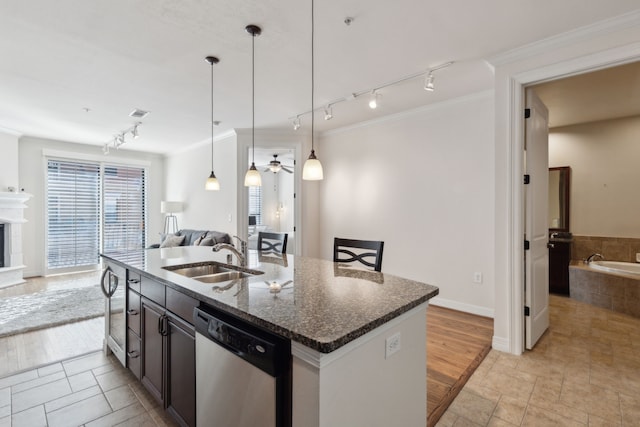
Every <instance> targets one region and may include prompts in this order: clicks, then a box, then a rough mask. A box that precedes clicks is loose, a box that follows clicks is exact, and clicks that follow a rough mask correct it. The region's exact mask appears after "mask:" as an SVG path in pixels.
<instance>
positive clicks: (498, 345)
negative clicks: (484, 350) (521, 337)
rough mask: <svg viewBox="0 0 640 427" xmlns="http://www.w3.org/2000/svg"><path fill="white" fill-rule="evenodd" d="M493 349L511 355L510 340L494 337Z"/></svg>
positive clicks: (492, 341)
mask: <svg viewBox="0 0 640 427" xmlns="http://www.w3.org/2000/svg"><path fill="white" fill-rule="evenodd" d="M491 347H492V348H493V349H494V350H498V351H502V352H505V353H511V351H510V350H509V340H508V339H506V338H504V337H498V336H495V335H494V336H493V339H492V340H491Z"/></svg>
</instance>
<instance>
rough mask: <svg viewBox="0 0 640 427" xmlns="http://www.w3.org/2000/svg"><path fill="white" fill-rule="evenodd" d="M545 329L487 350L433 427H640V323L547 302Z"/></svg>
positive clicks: (566, 302)
mask: <svg viewBox="0 0 640 427" xmlns="http://www.w3.org/2000/svg"><path fill="white" fill-rule="evenodd" d="M550 324H551V326H550V328H549V330H548V331H547V332H546V333H545V334H544V335H543V337H542V338H541V340H540V342H539V343H538V344H537V345H536V347H535V348H534V350H533V351H530V352H526V353H525V354H523V355H522V356H513V355H510V354H506V353H501V352H497V351H495V350H492V351H491V352H490V353H489V355H488V356H487V357H486V358H485V360H484V361H483V362H482V363H481V364H480V366H479V367H478V369H477V370H476V371H475V373H474V374H473V375H472V377H471V378H470V379H469V381H468V382H467V384H466V385H465V387H464V388H463V389H462V391H461V392H460V394H459V395H458V396H457V397H456V399H455V400H454V401H453V403H452V404H451V406H450V407H449V409H448V410H447V411H446V412H445V413H444V415H443V416H442V418H440V421H439V422H438V424H437V426H439V427H448V426H536V427H538V426H640V319H637V318H633V317H630V316H627V315H624V314H620V313H615V312H613V311H609V310H606V309H602V308H598V307H595V306H591V305H588V304H585V303H582V302H579V301H576V300H572V299H569V298H564V297H560V296H555V295H552V296H551V298H550Z"/></svg>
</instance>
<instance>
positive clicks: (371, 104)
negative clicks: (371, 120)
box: [369, 89, 379, 110]
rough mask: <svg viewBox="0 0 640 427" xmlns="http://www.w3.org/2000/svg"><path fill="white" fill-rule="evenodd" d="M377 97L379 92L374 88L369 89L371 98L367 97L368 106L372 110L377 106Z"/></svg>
mask: <svg viewBox="0 0 640 427" xmlns="http://www.w3.org/2000/svg"><path fill="white" fill-rule="evenodd" d="M378 97H379V94H378V92H377V91H376V89H374V90H372V91H371V98H369V108H371V109H372V110H375V109H376V108H378Z"/></svg>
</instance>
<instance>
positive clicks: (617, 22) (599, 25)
mask: <svg viewBox="0 0 640 427" xmlns="http://www.w3.org/2000/svg"><path fill="white" fill-rule="evenodd" d="M639 25H640V10H635V11H633V12H629V13H626V14H623V15H619V16H615V17H613V18H609V19H605V20H602V21H598V22H595V23H593V24H590V25H585V26H583V27H579V28H576V29H573V30H569V31H566V32H564V33H561V34H557V35H554V36H551V37H547V38H545V39H542V40H538V41H535V42H533V43H529V44H526V45H524V46H520V47H518V48H515V49H511V50H508V51H506V52H502V53H499V54H497V55H495V56H492V57H490V58H488V59H487V61H488V62H489V63H490V64H492V65H493V66H501V65H505V64H509V63H512V62H516V61H520V60H523V59H527V58H529V57H532V56H535V55H539V54H541V53H544V52H548V51H550V50H553V49H557V48H559V47H562V46H566V45H569V44H572V43H577V42H580V41H584V40H589V39H591V38H592V37H596V36H600V35H603V34H607V33H611V32H614V31H620V30H623V29H625V28H631V27H637V26H639Z"/></svg>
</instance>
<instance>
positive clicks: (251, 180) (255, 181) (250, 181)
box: [244, 25, 262, 187]
mask: <svg viewBox="0 0 640 427" xmlns="http://www.w3.org/2000/svg"><path fill="white" fill-rule="evenodd" d="M245 30H246V31H247V33H249V34H251V167H250V168H249V170H248V171H247V174H246V175H245V176H244V185H245V187H261V186H262V177H261V176H260V172H258V169H256V162H255V159H256V135H255V133H256V123H255V117H256V50H255V44H256V37H257V36H259V35H260V34H261V33H262V30H261V29H260V27H258V26H257V25H247V26H246V28H245Z"/></svg>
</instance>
